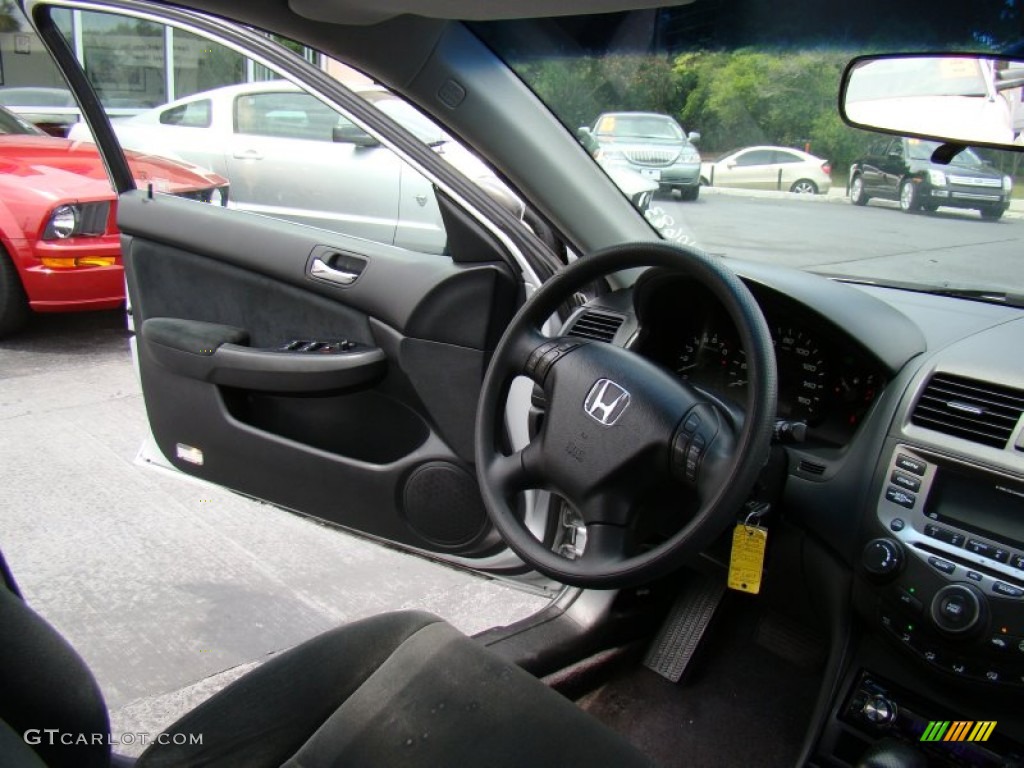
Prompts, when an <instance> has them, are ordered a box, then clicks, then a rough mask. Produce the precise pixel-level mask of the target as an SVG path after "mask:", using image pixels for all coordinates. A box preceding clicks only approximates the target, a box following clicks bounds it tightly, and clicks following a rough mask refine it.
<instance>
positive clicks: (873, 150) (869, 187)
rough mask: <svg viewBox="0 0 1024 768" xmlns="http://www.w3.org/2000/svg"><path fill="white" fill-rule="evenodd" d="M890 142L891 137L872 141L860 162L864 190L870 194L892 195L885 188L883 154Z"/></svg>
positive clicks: (884, 154)
mask: <svg viewBox="0 0 1024 768" xmlns="http://www.w3.org/2000/svg"><path fill="white" fill-rule="evenodd" d="M891 143H892V140H891V139H882V140H879V141H875V142H872V144H871V146H870V147H869V148H868V151H867V154H866V155H865V156H864V159H863V161H862V163H861V177H862V178H863V181H864V191H865V192H867V193H868V194H870V195H872V196H877V197H890V196H891V195H892V192H891V191H890V190H888V189H887V188H886V186H885V180H884V166H885V162H886V160H885V156H886V153H887V152H888V151H889V145H890V144H891Z"/></svg>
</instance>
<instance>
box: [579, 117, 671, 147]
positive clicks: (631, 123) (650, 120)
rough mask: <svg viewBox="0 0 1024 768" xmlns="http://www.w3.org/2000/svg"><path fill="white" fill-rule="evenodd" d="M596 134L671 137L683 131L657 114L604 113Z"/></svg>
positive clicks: (641, 137)
mask: <svg viewBox="0 0 1024 768" xmlns="http://www.w3.org/2000/svg"><path fill="white" fill-rule="evenodd" d="M597 133H598V135H606V136H619V137H621V138H630V139H672V140H675V141H679V140H680V139H682V138H683V132H682V131H681V130H680V128H679V126H678V125H676V124H675V122H674V121H673V120H671V119H670V118H666V117H662V116H659V115H605V116H604V117H602V118H601V119H600V120H598V122H597Z"/></svg>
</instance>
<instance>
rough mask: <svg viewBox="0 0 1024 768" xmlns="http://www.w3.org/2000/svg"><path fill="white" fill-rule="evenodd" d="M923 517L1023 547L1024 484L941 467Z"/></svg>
mask: <svg viewBox="0 0 1024 768" xmlns="http://www.w3.org/2000/svg"><path fill="white" fill-rule="evenodd" d="M924 514H925V515H926V516H927V517H930V518H931V519H932V520H935V521H937V522H941V523H948V524H949V525H952V526H955V527H957V528H961V529H963V530H965V531H971V532H973V533H977V534H979V535H981V536H985V537H987V538H990V539H993V540H995V541H999V542H1002V543H1003V544H1008V545H1010V546H1016V547H1018V548H1020V547H1024V485H1022V484H1020V483H1015V482H1011V481H1009V480H1005V479H1004V478H1001V477H996V476H995V475H988V474H983V473H980V472H979V473H967V472H962V471H957V470H952V469H949V468H948V467H945V466H942V467H939V469H938V470H937V471H936V473H935V478H934V479H933V481H932V487H931V491H930V492H929V493H928V501H927V503H926V504H925V508H924Z"/></svg>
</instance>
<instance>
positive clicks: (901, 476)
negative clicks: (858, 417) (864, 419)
mask: <svg viewBox="0 0 1024 768" xmlns="http://www.w3.org/2000/svg"><path fill="white" fill-rule="evenodd" d="M885 475H886V480H885V482H884V483H883V485H882V488H881V490H880V492H879V496H878V499H877V527H876V530H874V531H873V533H875V534H877V535H875V536H874V537H873V538H871V539H870V540H869V541H868V542H867V543H866V545H865V546H864V548H863V550H862V553H861V569H860V574H859V577H858V579H857V586H856V589H855V593H854V596H855V602H856V604H857V607H858V609H859V610H860V613H861V615H862V616H864V617H865V618H866V619H867V620H868V621H869V623H872V624H874V625H875V626H877V627H879V628H880V629H881V630H882V631H883V632H884V633H886V634H887V635H888V636H890V637H891V638H892V639H893V640H894V641H895V642H896V643H898V644H899V645H901V646H902V647H903V648H904V649H905V651H906V652H907V653H908V654H911V655H913V656H914V657H916V658H917V659H918V660H919V661H920V662H922V663H924V664H926V665H927V666H929V667H931V668H932V669H934V670H937V671H939V672H941V673H943V674H944V675H947V676H949V677H952V678H959V679H966V680H970V681H973V682H976V683H980V684H982V685H989V686H995V687H1000V688H1018V689H1020V690H1021V692H1022V693H1024V481H1022V480H1021V479H1020V478H1015V477H1011V476H1008V475H1004V474H1000V473H996V472H993V471H991V470H987V469H982V468H981V467H978V466H975V465H972V464H969V463H965V462H963V461H962V460H954V459H952V458H950V457H946V456H942V455H939V454H936V453H933V452H930V451H926V450H923V449H921V448H919V447H914V446H911V445H907V444H902V443H900V444H897V445H896V446H895V448H894V449H893V450H892V452H891V454H890V456H889V462H888V467H887V469H886V472H885Z"/></svg>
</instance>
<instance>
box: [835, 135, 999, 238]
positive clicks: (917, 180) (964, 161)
mask: <svg viewBox="0 0 1024 768" xmlns="http://www.w3.org/2000/svg"><path fill="white" fill-rule="evenodd" d="M939 146H940V145H939V142H936V141H924V140H922V139H906V138H886V139H882V140H880V141H877V142H875V143H874V144H873V145H872V146H871V148H870V149H869V150H868V154H867V155H866V156H864V157H863V158H861V159H859V160H857V161H856V162H855V163H854V164H853V165H852V166H850V188H849V193H850V200H851V202H853V204H854V205H864V204H866V203H867V201H868V200H870V199H871V198H872V197H878V198H883V199H886V200H897V201H899V204H900V208H901V209H902V210H903V211H906V212H907V213H912V212H914V211H917V210H920V209H924V210H926V211H934V210H935V209H936V208H938V207H939V206H940V205H946V206H950V207H953V208H974V209H976V210H978V211H979V212H980V213H981V217H982V218H983V219H987V220H989V221H995V220H997V219H999V218H1000V217H1001V216H1002V215H1003V213H1005V212H1006V209H1007V208H1008V207H1009V205H1010V192H1011V190H1012V188H1013V182H1012V180H1011V179H1010V177H1009V176H1004V175H1003V174H1002V173H1000V172H999V171H998V170H997V169H996V168H994V167H993V166H991V165H990V164H988V163H987V162H985V161H984V160H982V159H981V158H980V157H978V155H976V154H975V153H974V152H973V151H972V150H970V149H964V150H963V151H962V152H960V153H959V154H958V155H957V156H956V157H954V158H953V160H952V161H951V162H950V164H949V165H940V164H939V163H935V162H932V153H933V152H934V151H935V150H936V149H937V148H938V147H939Z"/></svg>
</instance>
